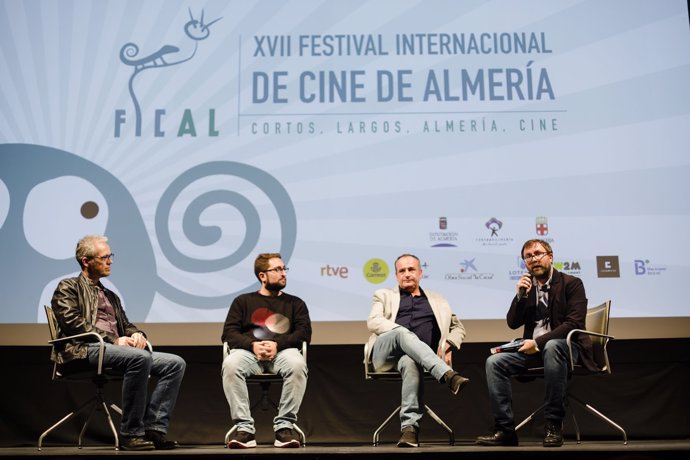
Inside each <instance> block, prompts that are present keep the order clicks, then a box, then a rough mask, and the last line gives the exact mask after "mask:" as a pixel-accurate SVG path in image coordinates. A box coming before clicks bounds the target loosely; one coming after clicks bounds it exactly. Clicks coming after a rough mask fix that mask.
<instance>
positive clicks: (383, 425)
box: [373, 406, 401, 447]
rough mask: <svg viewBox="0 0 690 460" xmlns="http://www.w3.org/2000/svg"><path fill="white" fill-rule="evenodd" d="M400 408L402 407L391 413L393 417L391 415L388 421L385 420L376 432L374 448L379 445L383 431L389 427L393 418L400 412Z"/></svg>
mask: <svg viewBox="0 0 690 460" xmlns="http://www.w3.org/2000/svg"><path fill="white" fill-rule="evenodd" d="M400 407H401V406H398V407H396V408H395V410H394V411H393V412H391V415H389V416H388V418H386V420H384V421H383V423H382V424H381V425H379V427H378V428H377V429H376V431H374V443H373V444H374V447H376V446H378V445H379V437H380V436H381V431H383V429H384V428H386V427H387V426H388V424H389V423H390V421H391V420H392V419H393V417H395V414H397V413H398V412H400Z"/></svg>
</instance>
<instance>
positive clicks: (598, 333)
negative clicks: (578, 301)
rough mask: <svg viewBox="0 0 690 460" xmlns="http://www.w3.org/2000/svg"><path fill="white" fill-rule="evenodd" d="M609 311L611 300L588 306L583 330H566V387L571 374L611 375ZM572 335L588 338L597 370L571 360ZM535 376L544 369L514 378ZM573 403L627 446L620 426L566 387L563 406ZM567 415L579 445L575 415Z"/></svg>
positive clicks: (523, 422)
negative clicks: (573, 427)
mask: <svg viewBox="0 0 690 460" xmlns="http://www.w3.org/2000/svg"><path fill="white" fill-rule="evenodd" d="M610 312H611V301H610V300H607V301H606V302H604V303H602V304H600V305H598V306H596V307H592V308H590V309H588V310H587V317H586V326H585V327H586V330H584V329H573V330H572V331H570V332H569V333H568V335H567V337H566V343H567V345H568V354H569V356H570V369H569V370H570V372H569V375H568V387H570V381H571V377H572V376H574V375H600V374H611V364H610V362H609V356H608V350H607V347H608V343H609V341H610V340H613V339H614V337H613V336H612V335H609V334H608V330H609V319H610ZM576 334H586V335H589V336H590V337H592V347H593V351H594V360H595V362H596V363H597V366H598V367H599V369H598V370H597V371H589V370H587V369H585V368H584V366H582V365H579V364H577V363H576V362H575V361H574V360H573V352H572V350H573V344H572V342H573V338H574V336H575V335H576ZM539 377H542V378H543V377H544V368H543V367H535V368H530V369H528V370H527V371H526V372H525V373H524V374H521V375H520V376H518V379H521V378H522V379H524V378H528V379H529V378H539ZM571 401H572V402H575V403H577V404H578V405H580V406H581V407H583V408H585V409H586V410H587V411H589V412H590V413H592V414H594V415H595V416H596V417H598V418H599V419H600V420H602V421H604V422H605V423H607V424H608V425H609V426H611V427H613V428H615V429H617V430H618V431H620V433H621V434H622V436H623V444H628V435H627V434H626V432H625V430H624V429H623V427H621V426H620V425H619V424H617V423H616V422H614V421H613V420H611V419H610V418H609V417H607V416H606V415H604V414H603V413H601V412H600V411H599V410H597V409H596V408H594V407H593V406H592V405H590V404H588V403H586V402H584V401H582V400H581V399H580V398H578V397H576V396H574V395H572V394H571V393H570V388H568V391H567V393H566V401H565V404H566V407H568V406H569V405H570V402H571ZM544 406H545V404H542V405H541V406H539V407H538V408H537V409H536V410H534V411H533V412H532V413H531V414H530V415H528V416H527V417H526V418H525V419H524V420H523V421H522V422H520V423H519V424H518V425H517V426H516V427H515V430H516V431H517V430H519V429H520V428H522V427H523V426H525V425H526V424H527V423H528V422H530V421H531V420H532V419H533V418H534V416H535V415H536V414H537V413H539V412H540V411H541V410H542V409H543V408H544ZM570 415H571V417H572V419H573V424H574V426H575V436H576V439H577V443H578V444H580V427H579V425H578V424H577V419H576V418H575V413H574V412H573V411H572V409H571V410H570Z"/></svg>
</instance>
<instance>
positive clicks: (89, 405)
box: [38, 396, 98, 450]
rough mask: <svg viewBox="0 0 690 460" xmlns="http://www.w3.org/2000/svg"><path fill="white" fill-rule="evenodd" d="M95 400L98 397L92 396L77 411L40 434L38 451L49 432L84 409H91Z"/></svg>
mask: <svg viewBox="0 0 690 460" xmlns="http://www.w3.org/2000/svg"><path fill="white" fill-rule="evenodd" d="M97 400H98V397H97V396H94V397H93V398H91V399H89V400H88V401H86V402H85V403H84V404H82V405H81V406H79V408H78V409H77V410H75V411H72V412H70V413H69V414H67V415H65V416H64V417H62V418H61V419H60V420H59V421H58V422H57V423H55V424H54V425H53V426H51V427H50V428H48V429H47V430H45V431H44V432H43V433H42V434H41V436H39V438H38V450H41V446H42V445H43V439H44V438H45V437H46V436H48V434H49V433H50V432H51V431H53V430H55V429H56V428H58V427H59V426H60V425H62V424H63V423H65V422H66V421H67V420H69V419H71V418H72V417H74V416H75V415H77V414H79V413H80V412H82V411H83V410H84V409H88V408H89V407H91V405H92V404H96V403H97Z"/></svg>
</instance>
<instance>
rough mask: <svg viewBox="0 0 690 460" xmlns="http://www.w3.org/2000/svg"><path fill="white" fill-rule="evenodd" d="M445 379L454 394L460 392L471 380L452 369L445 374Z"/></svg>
mask: <svg viewBox="0 0 690 460" xmlns="http://www.w3.org/2000/svg"><path fill="white" fill-rule="evenodd" d="M443 379H444V381H445V382H446V383H448V388H450V391H451V393H453V394H454V395H456V394H458V393H460V390H462V388H463V387H464V386H465V385H467V384H468V383H469V382H470V379H468V378H465V377H463V376H462V375H460V374H458V373H457V372H455V371H453V370H450V371H448V372H446V373H445V374H444V375H443Z"/></svg>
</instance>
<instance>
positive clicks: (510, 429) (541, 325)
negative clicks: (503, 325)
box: [476, 239, 596, 447]
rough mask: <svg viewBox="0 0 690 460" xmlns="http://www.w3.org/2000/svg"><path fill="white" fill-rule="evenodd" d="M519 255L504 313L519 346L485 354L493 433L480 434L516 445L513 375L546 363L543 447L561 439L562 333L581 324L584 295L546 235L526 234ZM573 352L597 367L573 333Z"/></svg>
mask: <svg viewBox="0 0 690 460" xmlns="http://www.w3.org/2000/svg"><path fill="white" fill-rule="evenodd" d="M521 256H522V258H523V260H524V261H525V265H526V268H527V272H526V273H525V274H523V275H522V277H521V278H520V279H519V280H518V282H517V286H516V295H515V296H514V297H513V299H512V302H511V304H510V309H509V310H508V314H507V318H506V319H507V322H508V326H509V327H510V328H511V329H518V328H520V327H524V332H523V334H522V338H523V342H522V346H521V347H520V348H519V349H518V350H517V352H514V353H496V354H492V355H491V356H489V358H488V359H487V360H486V380H487V384H488V387H489V401H490V403H491V414H492V415H493V418H494V430H493V433H492V434H490V435H487V436H479V437H478V438H477V440H476V443H477V444H479V445H484V446H517V445H518V437H517V434H516V433H515V421H514V420H513V409H512V391H511V377H512V376H515V375H520V374H522V373H523V372H524V371H525V370H526V369H528V368H530V367H541V366H543V367H544V387H545V394H544V404H545V405H544V440H543V446H544V447H560V446H562V445H563V417H564V416H565V397H566V385H567V380H568V366H569V361H568V347H567V345H566V340H565V339H566V336H567V335H568V333H569V332H570V331H571V330H573V329H585V317H586V315H587V296H586V295H585V287H584V285H583V284H582V280H580V278H577V277H575V276H572V275H568V274H566V273H561V272H559V271H558V270H556V269H555V268H553V251H552V250H551V245H549V243H548V242H546V241H544V240H538V239H534V240H529V241H526V242H525V244H524V245H523V246H522V251H521ZM576 338H577V339H576V340H577V341H576V343H574V344H573V349H572V352H573V358H574V359H575V361H577V360H578V359H580V360H581V362H582V363H583V364H584V365H585V366H586V367H588V368H591V369H595V368H596V366H595V365H594V362H593V360H592V343H591V341H590V338H589V336H588V335H586V334H577V335H576Z"/></svg>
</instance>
